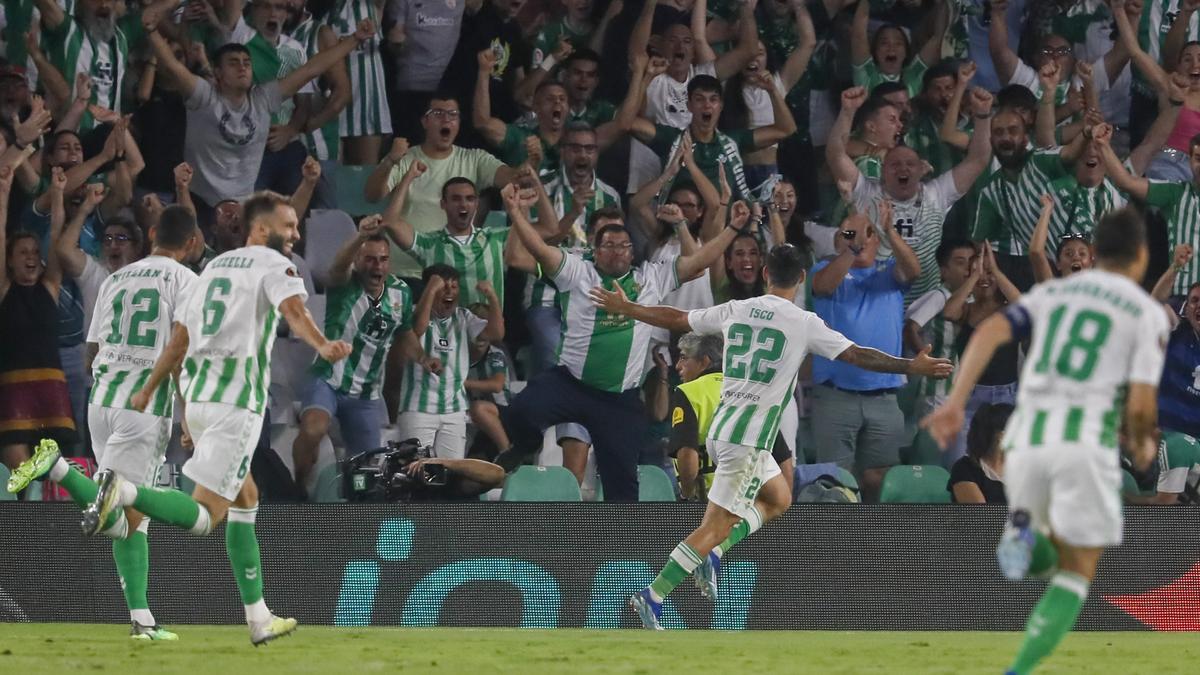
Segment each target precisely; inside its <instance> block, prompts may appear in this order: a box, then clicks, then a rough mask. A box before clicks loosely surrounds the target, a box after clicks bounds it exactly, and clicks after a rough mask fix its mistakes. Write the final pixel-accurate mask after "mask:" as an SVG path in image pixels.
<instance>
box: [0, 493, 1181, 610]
mask: <svg viewBox="0 0 1200 675" xmlns="http://www.w3.org/2000/svg"><path fill="white" fill-rule="evenodd" d="M701 513H702V508H701V507H700V506H697V505H689V504H629V505H619V504H513V503H488V504H429V505H311V506H310V505H264V506H263V507H262V508H261V510H260V511H259V515H258V537H259V541H260V542H261V548H262V554H263V573H264V579H265V583H266V598H267V602H268V604H269V605H270V606H271V607H272V609H274V610H275V611H276V612H277V613H279V614H282V615H288V616H295V617H296V618H298V619H299V620H300V621H301V622H302V623H306V624H327V625H329V624H332V625H341V626H364V625H405V626H435V625H436V626H524V627H539V628H552V627H591V628H615V627H631V626H634V625H636V624H637V619H636V618H635V616H634V615H633V612H632V611H631V610H629V609H628V608H627V607H626V606H625V600H626V597H627V596H628V595H629V594H630V593H632V592H633V591H634V590H636V589H638V588H641V587H642V586H644V585H645V584H647V583H648V582H649V581H650V580H651V578H652V577H653V575H654V574H655V573H656V572H657V570H658V569H659V567H660V566H661V565H662V564H663V562H664V561H665V560H666V557H667V554H668V553H669V552H670V550H671V548H672V547H674V545H675V544H676V543H677V542H678V541H679V540H680V539H681V538H682V537H684V536H685V535H686V534H687V533H688V532H689V531H690V530H691V529H692V528H693V527H694V526H695V524H696V523H697V522H699V519H700V515H701ZM1197 513H1198V512H1197V511H1196V510H1194V509H1191V508H1131V509H1128V510H1127V514H1126V541H1125V544H1124V546H1122V547H1121V548H1120V549H1118V550H1116V551H1114V552H1110V553H1109V554H1107V555H1106V556H1105V557H1104V559H1103V562H1102V564H1101V571H1100V575H1099V578H1098V579H1097V581H1096V583H1095V585H1094V586H1093V589H1092V596H1091V598H1089V600H1088V602H1087V605H1086V606H1085V607H1084V610H1083V614H1082V616H1081V618H1080V622H1079V627H1080V628H1081V629H1084V630H1137V629H1145V628H1151V629H1158V630H1200V611H1198V610H1200V529H1198V528H1196V526H1195V523H1196V516H1197ZM1003 514H1004V512H1003V510H1002V509H1000V508H996V507H954V506H913V505H881V506H855V505H815V504H813V505H796V506H793V507H792V509H791V510H790V511H788V513H787V514H786V515H785V516H784V517H783V518H781V519H780V520H779V521H777V522H774V523H772V524H770V525H768V526H767V527H766V528H765V529H764V530H763V531H762V532H760V533H758V534H756V535H754V536H751V537H750V538H748V539H747V540H746V541H745V542H743V543H742V544H741V545H739V546H738V547H737V548H735V549H733V550H732V551H731V552H730V553H729V554H728V555H727V556H726V558H725V565H724V571H723V575H724V576H723V579H722V582H723V588H722V589H721V597H720V599H719V601H718V602H717V603H716V604H715V605H714V604H710V603H708V602H706V601H705V600H703V599H701V598H700V597H699V595H698V593H697V591H696V589H695V588H694V587H693V586H692V584H691V582H690V581H685V582H684V585H683V586H681V587H680V589H679V590H678V591H677V592H676V593H675V594H673V595H672V596H671V597H670V599H669V601H668V603H667V604H666V607H665V608H664V623H665V624H666V625H667V626H668V627H671V628H685V627H686V628H692V629H698V628H718V629H742V628H751V629H837V630H850V629H853V630H883V629H888V630H1020V629H1021V628H1022V627H1023V624H1024V621H1025V617H1026V615H1027V613H1028V612H1029V610H1030V608H1031V607H1032V605H1033V603H1034V602H1035V601H1036V600H1037V597H1038V596H1039V595H1040V593H1041V591H1042V584H1041V583H1040V582H1035V581H1030V582H1023V583H1008V582H1006V581H1004V580H1003V579H1002V578H1001V576H1000V573H999V571H998V570H997V568H996V564H995V562H994V558H993V548H994V545H995V542H996V538H997V536H998V535H999V532H1000V528H1001V525H1002V522H1003ZM78 521H79V517H78V511H77V510H76V509H75V508H73V507H72V506H71V505H67V504H25V503H12V502H10V503H6V504H3V505H0V551H2V552H3V553H2V554H0V559H2V560H3V565H0V620H3V621H73V622H79V621H86V622H123V621H126V620H127V614H126V613H125V609H124V605H123V602H122V597H121V591H120V588H119V585H118V582H117V578H116V572H115V570H114V567H113V564H112V561H111V557H110V545H109V542H108V540H106V539H103V538H100V537H97V538H94V539H90V540H88V539H84V538H83V537H82V536H81V535H80V534H79V526H78ZM150 551H151V578H150V606H151V608H152V609H153V610H154V613H155V616H156V617H157V618H158V620H159V621H160V622H162V623H163V624H165V625H173V624H193V623H195V624H227V623H239V622H241V621H242V609H241V606H240V603H239V601H238V595H237V590H236V587H235V586H234V582H233V579H232V576H231V574H230V572H229V562H228V560H227V559H226V557H225V547H224V537H223V536H222V535H221V533H220V532H217V533H214V534H213V535H211V536H209V537H207V538H203V539H202V538H196V537H192V536H189V535H187V534H184V533H182V532H180V531H178V530H175V529H174V528H170V527H167V526H163V525H160V524H157V523H156V524H153V525H152V526H151V529H150Z"/></svg>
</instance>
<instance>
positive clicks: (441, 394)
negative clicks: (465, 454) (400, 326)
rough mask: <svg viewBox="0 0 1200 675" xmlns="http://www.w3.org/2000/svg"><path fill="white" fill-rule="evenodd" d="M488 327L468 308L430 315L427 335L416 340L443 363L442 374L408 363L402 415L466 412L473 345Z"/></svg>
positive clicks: (402, 397)
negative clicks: (410, 413) (466, 385)
mask: <svg viewBox="0 0 1200 675" xmlns="http://www.w3.org/2000/svg"><path fill="white" fill-rule="evenodd" d="M485 328H487V321H486V320H485V319H481V318H479V317H477V316H475V315H474V314H473V313H471V310H469V309H466V308H465V307H455V308H454V312H453V313H452V314H450V315H449V316H444V317H440V318H439V317H436V316H430V317H429V327H428V328H426V329H425V334H424V335H419V336H417V337H418V339H420V340H421V346H422V347H423V348H424V349H425V353H426V354H427V355H429V356H432V357H435V358H437V359H440V360H441V362H442V372H441V373H440V374H439V375H434V374H433V373H431V372H429V371H428V370H425V368H423V367H422V366H421V364H419V363H416V362H411V361H410V362H409V363H407V364H405V366H404V376H403V379H402V380H401V381H400V412H421V413H429V414H431V415H444V414H447V413H457V412H463V411H465V410H466V409H467V390H466V389H464V388H463V381H465V380H466V379H467V376H468V374H469V371H470V368H471V342H472V341H473V340H474V339H475V338H476V337H478V336H479V334H480V333H482V332H483V329H485Z"/></svg>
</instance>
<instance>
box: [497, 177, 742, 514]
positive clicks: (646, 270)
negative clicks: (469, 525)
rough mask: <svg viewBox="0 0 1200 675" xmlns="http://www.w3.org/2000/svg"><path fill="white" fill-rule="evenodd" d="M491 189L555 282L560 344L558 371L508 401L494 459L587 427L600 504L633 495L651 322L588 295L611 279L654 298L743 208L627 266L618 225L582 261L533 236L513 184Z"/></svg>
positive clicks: (717, 246) (729, 233)
mask: <svg viewBox="0 0 1200 675" xmlns="http://www.w3.org/2000/svg"><path fill="white" fill-rule="evenodd" d="M501 195H502V196H503V197H504V206H505V209H506V210H507V211H508V215H509V219H510V220H511V222H512V226H513V230H514V231H515V235H516V236H517V237H519V238H520V241H521V243H522V244H523V245H524V247H525V249H526V250H528V251H529V253H530V254H531V255H532V256H533V258H534V260H536V261H537V264H539V265H541V268H542V270H543V272H545V273H546V274H547V276H549V278H550V280H551V281H552V282H554V285H555V286H556V287H557V288H558V292H559V302H560V306H561V307H562V312H563V321H562V330H563V340H562V347H561V348H560V349H559V354H558V367H556V368H551V369H550V370H547V371H545V372H543V373H541V374H540V375H538V376H537V377H535V378H534V379H533V380H531V381H530V383H529V385H528V386H527V387H526V388H525V390H524V391H522V392H521V393H520V394H518V395H517V396H516V397H514V398H513V401H512V403H511V404H510V405H509V407H508V418H507V419H506V420H505V422H506V424H507V426H508V433H509V437H510V438H511V440H512V443H513V447H511V448H509V449H508V450H507V451H505V452H503V453H501V455H500V456H499V457H497V459H496V463H497V464H499V465H501V466H503V467H504V468H505V469H506V470H509V471H511V470H513V469H515V468H516V467H517V466H519V465H520V464H521V463H523V462H524V461H526V460H528V459H530V458H531V457H532V456H533V455H534V454H535V453H536V452H537V450H538V448H540V447H541V444H542V433H543V431H544V430H545V429H546V428H548V427H551V426H554V425H556V424H562V423H564V422H576V423H579V424H582V425H583V426H584V427H585V428H586V429H587V430H588V431H589V432H590V433H591V436H592V443H593V447H594V449H595V452H596V465H597V468H598V469H599V472H600V480H601V481H602V482H603V484H604V498H605V500H607V501H618V502H632V501H637V498H638V477H637V463H638V453H639V451H640V450H641V448H642V446H643V445H644V444H645V442H646V432H647V429H648V425H649V420H648V418H647V415H646V409H645V406H644V405H643V403H642V400H641V396H640V387H641V384H642V379H643V375H644V374H645V373H644V371H645V367H646V361H647V359H646V352H647V349H648V348H649V345H650V331H651V328H650V326H648V325H645V324H640V323H637V322H635V321H632V320H630V319H627V318H624V317H618V316H613V315H611V314H609V313H607V312H605V311H604V310H599V309H597V308H595V307H593V306H592V303H591V302H590V301H589V300H588V292H589V291H591V289H592V288H593V287H595V286H600V285H602V286H604V287H605V288H612V287H614V286H618V285H619V286H620V287H621V288H623V289H624V291H625V294H626V295H628V296H629V297H630V298H633V299H635V300H637V301H638V302H644V303H659V302H661V301H662V299H663V297H665V296H666V295H667V293H670V292H671V291H673V290H675V289H676V288H678V287H679V283H680V281H681V280H688V279H691V278H692V277H693V276H696V275H699V274H700V273H701V272H702V271H703V270H704V269H705V268H706V267H708V266H709V265H711V264H712V263H713V261H715V260H716V259H717V258H718V257H720V255H721V253H722V252H723V251H724V250H725V248H726V247H728V246H729V244H730V242H732V241H733V238H734V236H735V235H736V234H737V233H738V232H739V231H740V230H741V228H742V227H743V226H744V225H745V224H746V221H747V220H748V219H749V217H750V209H749V208H748V207H747V206H746V205H745V203H742V202H739V203H738V204H736V205H735V206H734V209H733V217H732V219H731V222H730V224H729V227H726V228H724V229H723V230H722V231H721V233H720V234H718V235H717V236H716V237H713V238H712V239H710V240H709V241H708V242H707V243H706V244H705V245H704V246H703V247H702V248H701V249H700V250H699V251H697V252H696V253H695V254H693V255H688V256H678V257H675V258H673V259H669V260H667V261H664V262H643V263H642V264H641V265H639V266H637V267H634V266H633V242H631V241H630V238H629V232H628V230H626V229H625V226H624V225H606V226H604V227H601V228H599V229H598V230H596V233H595V235H594V237H593V240H594V242H595V246H594V247H593V252H594V254H595V258H594V260H593V261H591V262H588V261H586V260H584V258H583V257H582V256H580V255H578V254H575V253H570V252H567V251H564V250H563V249H561V248H559V247H557V246H552V245H550V244H547V243H546V242H545V241H543V240H542V238H541V236H540V235H539V234H538V232H536V231H535V230H534V229H533V226H532V225H530V224H529V221H528V219H527V218H526V217H525V215H524V213H523V212H522V206H521V204H520V200H519V198H518V195H517V188H516V186H511V185H510V186H508V187H506V188H505V189H504V190H503V191H502V192H501ZM614 421H616V422H614Z"/></svg>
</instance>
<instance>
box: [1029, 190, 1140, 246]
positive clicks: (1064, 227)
mask: <svg viewBox="0 0 1200 675" xmlns="http://www.w3.org/2000/svg"><path fill="white" fill-rule="evenodd" d="M1047 192H1048V193H1049V194H1050V195H1051V196H1053V197H1054V210H1053V211H1051V212H1050V228H1049V230H1050V233H1049V236H1048V239H1047V241H1048V242H1049V244H1050V245H1051V246H1053V245H1054V243H1055V242H1057V241H1058V239H1059V238H1060V237H1061V236H1062V235H1064V234H1066V233H1068V232H1079V233H1082V234H1090V233H1091V231H1092V230H1093V229H1095V228H1096V223H1097V222H1098V221H1099V220H1100V218H1101V217H1102V216H1104V214H1106V213H1108V212H1109V211H1115V210H1117V209H1120V208H1123V207H1124V206H1125V205H1126V204H1127V203H1128V201H1127V200H1126V199H1125V194H1124V193H1123V192H1121V191H1120V190H1119V189H1117V186H1116V185H1115V184H1114V183H1113V182H1112V181H1111V180H1109V179H1108V178H1105V179H1104V180H1102V181H1101V182H1100V184H1099V185H1097V186H1095V187H1087V186H1084V185H1080V184H1079V181H1078V180H1077V179H1076V178H1075V176H1074V175H1067V176H1063V177H1062V178H1058V179H1056V180H1054V181H1053V182H1051V183H1050V187H1049V189H1048V190H1047ZM1041 205H1042V203H1041V202H1040V201H1039V202H1038V208H1041Z"/></svg>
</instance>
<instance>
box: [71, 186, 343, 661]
mask: <svg viewBox="0 0 1200 675" xmlns="http://www.w3.org/2000/svg"><path fill="white" fill-rule="evenodd" d="M244 218H245V221H246V223H247V226H248V228H249V236H248V238H247V241H246V243H247V245H246V247H244V248H239V249H235V250H233V251H229V252H228V253H223V254H221V255H219V256H217V257H216V258H214V259H213V260H212V262H210V263H209V264H208V266H207V267H205V268H204V272H203V273H202V274H201V275H200V278H199V280H198V282H197V283H196V284H195V287H194V289H193V292H192V293H191V294H190V295H189V296H188V298H187V300H186V301H185V302H184V303H183V306H182V311H181V313H180V315H179V316H178V320H177V321H176V322H175V329H174V333H173V334H172V336H171V342H170V343H169V344H168V345H167V348H166V350H164V352H163V354H162V356H161V357H160V358H159V360H158V363H157V364H156V365H155V366H154V371H153V372H152V373H151V374H150V377H149V379H148V380H147V381H146V383H145V384H144V385H143V386H142V389H141V390H140V391H139V392H137V393H136V394H134V396H133V398H132V400H131V401H130V405H131V406H132V407H133V408H135V409H138V410H142V409H145V407H146V406H147V404H149V402H150V399H151V397H152V396H153V395H154V393H155V392H156V391H157V389H158V386H159V385H160V383H162V382H163V380H165V379H166V378H167V376H168V375H169V374H170V373H172V372H175V371H176V370H177V369H178V368H179V367H180V365H181V364H182V367H183V373H182V376H181V377H180V381H181V384H182V389H183V400H184V402H185V405H186V409H185V415H184V419H185V420H186V422H187V426H188V429H189V431H190V433H191V436H192V439H193V442H194V443H195V446H196V449H195V452H194V453H193V455H192V458H191V459H190V460H188V462H187V463H186V464H184V466H183V473H184V475H186V476H187V477H188V478H191V479H192V480H194V481H195V482H196V489H195V491H194V492H193V493H192V495H191V496H188V495H186V494H184V493H183V492H180V491H179V490H169V489H155V488H152V487H146V486H138V485H134V484H133V483H131V482H129V481H127V480H125V479H123V478H122V477H121V476H120V475H118V474H116V473H114V472H112V471H103V472H101V473H100V474H98V475H97V477H96V481H97V483H98V485H99V490H98V492H97V495H96V499H95V501H94V502H93V506H92V507H90V508H89V510H88V511H85V512H84V531H85V532H87V533H89V534H90V533H92V532H95V531H96V530H98V529H99V528H100V524H102V523H105V522H106V520H107V519H108V516H109V514H110V513H111V512H112V511H113V510H115V509H120V508H123V507H126V506H132V507H134V508H135V509H137V510H138V511H140V512H141V513H144V514H146V515H147V516H149V517H151V518H154V519H155V520H158V521H161V522H164V523H169V524H171V525H175V526H176V527H180V528H183V529H185V530H188V531H189V532H191V533H192V534H196V535H201V536H203V535H206V534H208V533H209V532H211V531H212V529H213V528H214V527H215V526H216V525H217V524H218V523H220V522H221V520H222V519H223V518H224V517H225V515H226V513H228V514H229V523H228V524H227V525H226V527H225V549H226V551H227V553H228V554H229V562H230V564H231V566H232V568H233V572H234V578H235V580H236V581H237V586H238V591H239V592H240V594H241V597H242V604H243V605H244V606H245V609H246V623H247V624H249V626H250V640H251V642H252V643H253V644H255V645H258V644H262V643H264V642H267V641H269V640H273V639H275V638H277V637H279V636H281V635H286V634H287V633H290V632H292V631H293V630H295V628H296V620H295V619H284V618H280V617H277V616H275V615H273V614H272V613H271V611H270V610H269V609H267V605H266V603H265V602H264V601H263V594H262V588H263V579H262V577H263V575H262V565H261V561H260V559H259V552H258V540H257V539H256V538H255V535H254V520H255V516H256V515H257V513H258V488H257V487H255V485H254V480H253V478H251V476H250V458H251V455H252V454H253V453H254V448H255V446H257V445H258V438H259V434H260V431H261V430H262V424H263V410H264V409H265V407H266V404H267V385H268V384H269V383H270V381H271V377H270V370H271V361H270V359H271V346H272V344H273V343H274V341H275V329H276V326H277V324H278V322H279V317H280V315H282V316H283V318H284V319H285V320H286V321H287V323H288V327H289V328H291V331H292V334H293V335H295V336H296V337H298V338H300V339H301V340H303V341H304V342H305V343H307V344H308V345H309V346H311V347H312V348H313V349H315V350H316V351H317V353H318V354H320V356H321V358H323V359H325V360H326V361H329V362H330V363H334V362H337V361H339V360H340V359H343V358H345V357H346V356H347V355H348V354H349V353H350V350H351V347H350V345H349V344H347V343H345V342H342V341H331V340H328V339H326V338H325V336H324V334H322V332H321V329H320V328H318V327H317V325H316V324H315V323H313V319H312V316H311V315H310V314H309V313H308V309H307V308H306V307H305V306H304V300H305V298H306V297H307V296H306V293H305V291H304V283H303V281H302V280H301V279H300V275H299V274H298V273H297V272H296V268H295V266H294V265H293V264H292V262H291V260H290V258H289V257H288V256H289V255H290V254H291V251H292V245H294V244H295V243H296V242H297V241H299V240H300V234H299V220H298V219H297V217H296V211H295V210H294V209H293V208H292V207H291V206H290V205H289V204H288V201H287V199H286V198H285V197H282V196H280V195H278V194H275V193H273V192H258V193H255V194H254V195H252V196H251V197H250V198H249V199H248V200H246V203H245V206H244ZM185 355H186V358H185Z"/></svg>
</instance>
